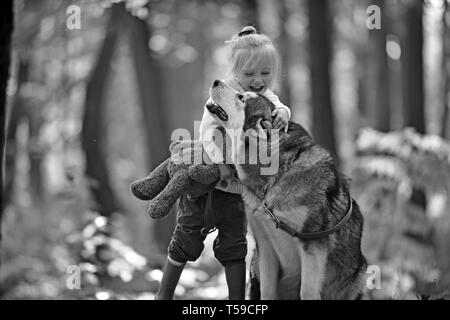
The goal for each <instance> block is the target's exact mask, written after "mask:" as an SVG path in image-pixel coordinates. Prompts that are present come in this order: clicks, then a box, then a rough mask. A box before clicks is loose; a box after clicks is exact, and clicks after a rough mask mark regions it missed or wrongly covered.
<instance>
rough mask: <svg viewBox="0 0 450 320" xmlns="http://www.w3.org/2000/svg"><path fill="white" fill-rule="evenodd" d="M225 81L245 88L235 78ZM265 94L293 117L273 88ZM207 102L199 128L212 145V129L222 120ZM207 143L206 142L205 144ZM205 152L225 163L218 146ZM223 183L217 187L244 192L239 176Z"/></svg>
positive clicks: (234, 87)
mask: <svg viewBox="0 0 450 320" xmlns="http://www.w3.org/2000/svg"><path fill="white" fill-rule="evenodd" d="M224 82H225V83H226V84H228V85H229V86H231V87H232V88H233V89H235V90H237V91H239V92H244V89H242V87H241V86H240V85H239V83H238V82H237V81H236V80H234V79H227V80H224ZM263 95H264V96H265V97H267V99H269V100H270V101H271V102H272V103H273V104H274V105H275V109H278V108H281V109H285V110H286V111H287V113H288V115H289V119H290V118H291V110H290V109H289V107H287V106H285V105H284V104H283V103H281V101H280V99H279V98H278V96H277V95H276V94H275V93H273V92H272V91H271V90H268V89H267V90H266V91H265V92H264V93H263ZM210 102H212V99H211V97H209V99H208V101H207V102H206V104H208V103H210ZM206 104H205V107H204V110H203V117H202V122H201V124H200V128H199V133H200V140H201V141H202V142H203V143H204V144H205V142H207V143H208V145H210V142H211V141H212V134H211V133H212V132H213V130H211V129H215V128H217V127H220V126H221V124H220V122H219V121H218V120H217V119H216V118H214V116H213V115H212V114H211V113H210V112H209V111H208V109H207V108H206ZM205 145H206V144H205ZM205 152H206V154H207V155H208V156H209V157H210V158H211V160H212V161H213V162H214V163H218V164H219V163H224V158H223V155H222V151H221V150H220V149H219V148H217V147H213V148H205ZM221 183H223V182H222V181H221V182H220V183H218V184H217V186H216V188H217V189H219V190H222V191H226V192H231V193H241V192H242V184H241V182H240V181H239V179H237V178H233V179H230V180H228V181H226V185H227V186H226V187H224V186H221Z"/></svg>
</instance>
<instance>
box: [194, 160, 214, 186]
mask: <svg viewBox="0 0 450 320" xmlns="http://www.w3.org/2000/svg"><path fill="white" fill-rule="evenodd" d="M188 175H189V177H190V178H191V179H192V180H194V181H196V182H199V183H202V184H212V183H214V182H217V181H219V179H220V172H219V168H218V167H217V165H206V164H198V165H193V166H191V167H190V168H189V171H188Z"/></svg>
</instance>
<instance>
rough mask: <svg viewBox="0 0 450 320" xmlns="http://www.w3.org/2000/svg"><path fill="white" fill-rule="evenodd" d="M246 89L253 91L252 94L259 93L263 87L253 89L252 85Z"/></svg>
mask: <svg viewBox="0 0 450 320" xmlns="http://www.w3.org/2000/svg"><path fill="white" fill-rule="evenodd" d="M248 87H249V89H250V90H251V91H253V92H261V91H263V89H264V87H265V86H264V85H262V86H258V87H254V86H252V85H249V86H248Z"/></svg>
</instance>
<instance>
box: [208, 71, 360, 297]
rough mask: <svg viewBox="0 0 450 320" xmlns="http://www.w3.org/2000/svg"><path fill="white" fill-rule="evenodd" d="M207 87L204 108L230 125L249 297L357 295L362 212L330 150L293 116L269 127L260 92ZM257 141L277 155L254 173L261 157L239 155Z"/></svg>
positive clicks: (270, 108)
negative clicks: (252, 252) (251, 254)
mask: <svg viewBox="0 0 450 320" xmlns="http://www.w3.org/2000/svg"><path fill="white" fill-rule="evenodd" d="M210 94H211V97H212V100H213V101H214V103H213V104H214V106H207V108H208V110H210V112H211V113H213V114H216V115H217V114H220V115H221V116H220V117H217V118H218V119H219V121H221V122H220V123H221V125H222V126H223V128H224V129H225V131H226V132H227V133H230V132H231V134H229V136H230V140H231V144H232V154H233V156H232V159H233V161H234V166H235V168H236V170H237V175H238V177H239V179H240V180H241V182H242V184H243V185H244V192H243V194H242V197H243V201H244V204H245V211H246V215H247V218H248V221H249V225H250V229H251V231H252V233H253V235H254V238H255V242H256V250H257V255H256V256H255V257H256V260H254V262H256V263H252V265H253V267H254V268H252V271H251V273H252V274H253V275H254V276H256V278H253V279H252V281H251V284H253V287H251V293H250V297H256V296H258V297H259V298H261V299H263V300H266V299H302V300H310V299H327V300H328V299H333V300H334V299H359V298H361V294H362V291H363V287H364V284H365V281H364V280H365V276H364V274H365V269H366V265H367V263H366V260H365V257H364V255H363V254H362V252H361V237H362V230H363V216H362V214H361V212H360V210H359V207H358V204H357V203H356V202H355V201H354V200H353V199H352V198H351V196H350V187H349V179H348V178H346V177H345V176H344V175H342V174H340V173H339V172H338V171H337V170H336V168H335V165H334V163H333V159H332V156H331V155H330V153H329V152H328V151H326V150H325V149H324V148H323V147H321V146H319V145H317V144H315V143H314V142H313V140H312V138H311V136H310V135H309V134H308V132H307V131H306V130H305V129H304V128H303V127H302V126H300V125H299V124H297V123H294V122H291V121H290V122H289V126H288V131H287V132H286V133H285V132H282V131H283V130H276V131H274V130H271V123H272V116H271V114H272V111H273V109H274V105H273V104H272V103H271V102H270V101H269V100H268V99H267V98H265V97H264V96H263V95H261V94H256V93H253V92H246V93H239V92H237V91H235V90H234V89H233V88H231V87H230V86H228V85H227V84H225V83H224V82H222V81H220V80H216V81H214V83H213V85H212V87H211V89H210ZM224 114H226V116H224ZM221 118H222V120H220V119H221ZM224 119H225V120H224ZM248 131H251V132H252V134H247V132H248ZM235 132H241V133H238V134H236V133H235ZM271 133H272V134H271ZM273 133H276V134H273ZM263 144H267V146H266V147H267V148H266V150H270V153H271V157H273V158H277V161H278V168H277V170H276V172H274V173H272V174H265V175H263V174H261V172H262V171H261V170H262V169H264V168H267V164H263V163H262V162H261V161H259V160H257V161H256V162H255V161H254V162H251V163H250V162H246V161H248V160H249V158H250V157H251V154H250V152H249V150H251V149H252V147H255V145H256V146H257V147H260V146H261V145H263ZM269 146H270V147H269ZM273 146H276V147H277V148H272V147H273ZM253 150H255V149H254V148H253ZM242 158H243V159H244V160H245V161H237V159H241V160H242ZM258 284H259V288H255V285H256V286H257V285H258ZM258 289H259V290H258ZM258 291H259V294H256V295H255V293H258ZM252 292H253V293H252Z"/></svg>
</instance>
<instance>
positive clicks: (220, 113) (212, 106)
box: [206, 101, 228, 122]
mask: <svg viewBox="0 0 450 320" xmlns="http://www.w3.org/2000/svg"><path fill="white" fill-rule="evenodd" d="M206 109H208V111H209V112H210V113H212V114H214V115H216V116H217V117H218V118H219V119H220V120H222V121H225V122H226V121H228V114H227V113H226V112H225V110H223V109H222V108H221V107H220V106H219V105H218V104H217V103H215V102H214V101H210V102H208V103H207V104H206Z"/></svg>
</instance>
